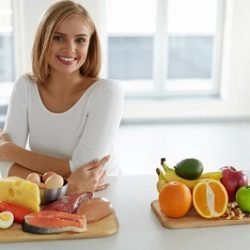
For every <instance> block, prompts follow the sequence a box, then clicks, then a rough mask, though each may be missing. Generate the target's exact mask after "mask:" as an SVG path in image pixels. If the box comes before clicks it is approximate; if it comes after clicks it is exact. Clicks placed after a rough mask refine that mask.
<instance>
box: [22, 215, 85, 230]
mask: <svg viewBox="0 0 250 250" xmlns="http://www.w3.org/2000/svg"><path fill="white" fill-rule="evenodd" d="M22 229H23V231H25V232H29V233H34V234H51V233H61V232H78V233H81V232H85V231H86V230H87V221H86V217H85V215H77V214H69V213H65V212H58V211H50V210H46V211H41V212H37V213H31V214H28V215H26V216H25V217H24V221H23V223H22Z"/></svg>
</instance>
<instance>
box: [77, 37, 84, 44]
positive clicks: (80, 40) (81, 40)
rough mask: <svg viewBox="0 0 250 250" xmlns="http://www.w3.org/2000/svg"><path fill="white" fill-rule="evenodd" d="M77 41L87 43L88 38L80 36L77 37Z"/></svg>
mask: <svg viewBox="0 0 250 250" xmlns="http://www.w3.org/2000/svg"><path fill="white" fill-rule="evenodd" d="M76 42H77V43H85V42H86V39H85V38H82V37H80V38H77V39H76Z"/></svg>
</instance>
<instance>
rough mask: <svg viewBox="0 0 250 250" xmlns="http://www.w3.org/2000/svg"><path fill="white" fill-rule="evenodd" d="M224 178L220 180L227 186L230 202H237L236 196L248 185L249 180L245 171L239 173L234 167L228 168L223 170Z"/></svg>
mask: <svg viewBox="0 0 250 250" xmlns="http://www.w3.org/2000/svg"><path fill="white" fill-rule="evenodd" d="M221 171H222V174H223V177H222V178H221V179H220V181H221V182H222V184H223V185H224V186H225V188H226V190H227V193H228V198H229V201H230V202H233V201H235V195H236V192H237V190H238V189H239V188H240V187H242V186H246V185H247V184H248V178H247V176H246V174H245V173H244V172H243V171H238V170H237V169H236V168H234V167H232V166H226V167H223V168H221Z"/></svg>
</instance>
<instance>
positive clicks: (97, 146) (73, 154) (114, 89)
mask: <svg viewBox="0 0 250 250" xmlns="http://www.w3.org/2000/svg"><path fill="white" fill-rule="evenodd" d="M122 110H123V93H122V89H121V86H120V85H119V84H118V83H117V82H115V81H113V80H107V79H99V80H97V81H96V82H95V83H93V84H92V85H91V86H90V87H89V88H88V89H87V90H86V91H85V92H84V93H83V95H82V96H81V97H80V99H79V100H78V101H77V102H76V103H75V104H74V105H73V106H72V107H71V108H70V109H69V110H67V111H65V112H63V113H53V112H51V111H49V110H48V109H47V108H46V107H45V106H44V104H43V102H42V100H41V97H40V94H39V91H38V87H37V84H36V83H35V82H33V81H32V80H30V79H29V78H28V77H26V76H22V77H20V78H19V79H18V80H17V81H16V83H15V85H14V88H13V92H12V95H11V100H10V104H9V107H8V112H7V119H6V123H5V127H4V131H5V132H6V133H8V134H9V135H10V137H11V139H12V141H13V143H15V144H16V145H18V146H20V147H23V148H24V147H25V146H26V143H27V140H28V139H29V140H28V141H29V148H30V150H31V151H33V152H37V153H40V154H45V155H48V156H54V157H60V158H63V159H68V160H69V164H70V169H71V172H73V171H74V170H76V169H77V168H78V167H80V166H81V165H84V164H86V163H88V162H90V161H92V160H94V159H100V158H102V157H103V156H105V155H108V154H111V159H112V147H113V140H114V137H115V134H116V132H117V130H118V127H119V124H120V120H121V117H122ZM3 164H4V163H2V165H3ZM10 165H11V164H7V163H6V164H5V166H8V167H6V168H7V170H6V169H5V170H4V171H2V176H3V175H6V174H7V173H8V169H9V166H10ZM115 165H116V163H115V161H114V160H110V162H109V163H107V168H108V171H109V169H111V168H112V169H113V168H114V167H115ZM3 168H4V167H2V169H3ZM0 169H1V167H0Z"/></svg>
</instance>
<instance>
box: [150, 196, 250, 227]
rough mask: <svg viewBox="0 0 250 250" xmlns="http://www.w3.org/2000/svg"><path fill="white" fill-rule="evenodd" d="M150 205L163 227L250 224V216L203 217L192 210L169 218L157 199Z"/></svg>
mask: <svg viewBox="0 0 250 250" xmlns="http://www.w3.org/2000/svg"><path fill="white" fill-rule="evenodd" d="M151 207H152V209H153V211H154V213H155V214H156V216H157V217H158V219H159V220H160V222H161V224H162V225H163V226H164V227H167V228H171V229H177V228H195V227H212V226H226V225H240V224H250V217H243V218H242V219H231V220H227V219H223V218H219V219H205V218H202V217H201V216H199V215H198V214H197V213H196V212H195V211H194V210H192V209H191V210H190V212H189V213H188V214H187V215H185V216H184V217H181V218H169V217H167V216H165V215H164V214H163V213H162V212H161V210H160V207H159V203H158V200H154V201H153V202H152V203H151Z"/></svg>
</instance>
